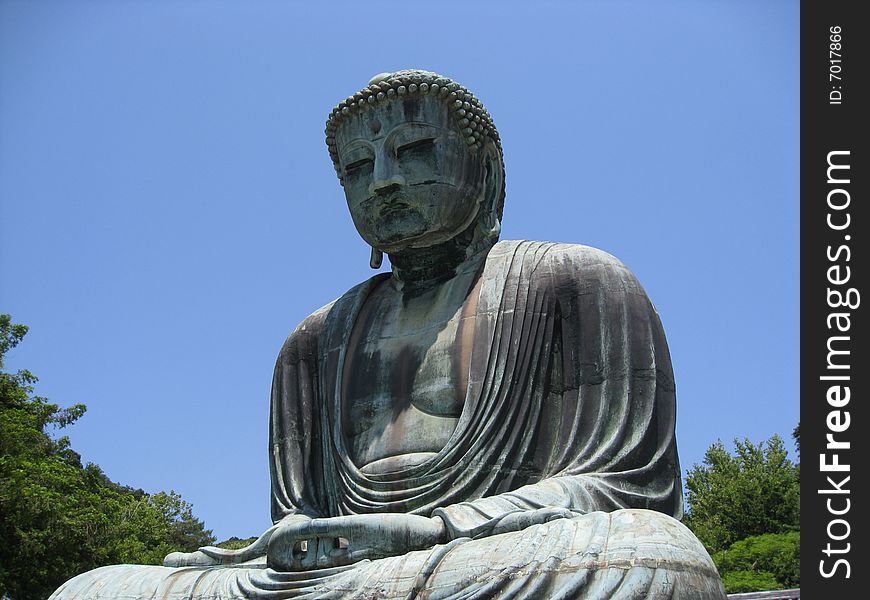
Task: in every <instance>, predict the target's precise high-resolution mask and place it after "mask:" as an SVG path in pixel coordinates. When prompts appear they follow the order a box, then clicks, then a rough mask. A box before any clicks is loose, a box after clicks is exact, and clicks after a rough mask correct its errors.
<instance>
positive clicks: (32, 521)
mask: <svg viewBox="0 0 870 600" xmlns="http://www.w3.org/2000/svg"><path fill="white" fill-rule="evenodd" d="M26 333H27V327H26V326H24V325H20V324H13V323H12V319H11V317H10V316H9V315H0V597H3V598H6V597H8V598H12V599H14V600H29V599H31V598H33V599H43V598H45V597H47V596H48V595H49V594H50V593H51V592H52V591H53V590H54V589H55V588H56V587H57V586H58V585H60V584H61V583H63V582H64V581H65V580H67V579H69V578H70V577H72V576H73V575H76V574H78V573H81V572H83V571H86V570H89V569H92V568H95V567H98V566H101V565H106V564H115V563H124V562H129V563H151V564H159V563H160V562H161V561H162V559H163V557H164V556H165V555H166V554H167V553H169V552H171V551H175V550H181V551H191V550H194V549H196V548H197V547H199V546H201V545H206V544H210V543H212V542H213V541H214V537H213V536H212V535H211V531H207V530H206V529H205V527H204V524H203V523H202V521H199V520H198V519H196V518H195V517H194V516H193V513H192V507H191V505H190V504H189V503H188V502H185V501H184V500H183V499H182V498H181V496H179V495H178V494H176V493H175V492H170V493H169V494H166V493H163V492H160V493H158V494H153V495H151V494H146V493H145V492H143V491H142V490H134V489H132V488H129V487H126V486H122V485H119V484H117V483H114V482H112V481H111V480H109V478H108V477H106V475H105V474H104V473H103V471H102V470H101V469H100V468H99V467H98V466H97V465H94V464H86V465H82V462H81V457H80V456H79V455H78V454H77V453H76V452H75V451H74V450H73V449H72V448H71V447H70V441H69V438H67V437H65V436H64V437H60V438H55V437H54V436H53V435H51V431H52V430H53V429H60V428H63V427H65V426H67V425H70V424H72V423H74V422H75V421H76V420H77V419H78V418H80V417H81V416H82V415H83V414H84V412H85V406H84V405H83V404H76V405H74V406H72V407H69V408H65V409H62V408H60V407H59V406H58V405H56V404H51V403H49V402H48V400H47V399H46V398H43V397H40V396H34V395H33V385H34V384H35V383H36V382H37V378H36V377H35V376H34V375H33V374H32V373H30V372H29V371H27V370H19V371H17V372H15V373H7V372H6V371H5V370H4V363H3V359H4V357H5V355H6V352H7V351H9V350H11V349H12V348H15V346H17V345H18V344H19V343H20V342H21V340H22V339H23V338H24V336H25V334H26Z"/></svg>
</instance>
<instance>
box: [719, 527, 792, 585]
mask: <svg viewBox="0 0 870 600" xmlns="http://www.w3.org/2000/svg"><path fill="white" fill-rule="evenodd" d="M800 545H801V534H800V532H798V531H792V532H789V533H767V534H764V535H758V536H751V537H748V538H746V539H745V540H740V541H739V542H734V543H733V544H731V546H730V547H729V548H728V549H727V550H723V551H722V552H717V553H715V554H714V555H713V562H715V563H716V567H717V568H718V569H719V572H720V573H721V574H722V581H723V583H724V584H725V589H726V590H728V593H731V594H733V593H738V592H753V591H758V590H773V589H782V588H791V587H797V586H799V585H800Z"/></svg>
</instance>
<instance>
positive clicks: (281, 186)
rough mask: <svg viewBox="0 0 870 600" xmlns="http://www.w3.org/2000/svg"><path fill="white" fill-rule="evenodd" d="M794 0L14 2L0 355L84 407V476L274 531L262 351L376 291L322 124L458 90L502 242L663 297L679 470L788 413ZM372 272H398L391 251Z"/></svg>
mask: <svg viewBox="0 0 870 600" xmlns="http://www.w3.org/2000/svg"><path fill="white" fill-rule="evenodd" d="M798 8H799V4H798V2H797V1H765V2H757V1H752V0H747V1H742V2H739V1H724V0H723V1H718V2H692V1H671V2H647V1H640V0H638V1H636V2H627V1H616V2H612V1H609V2H605V1H599V2H567V1H566V2H535V3H532V2H527V3H514V2H506V1H501V2H452V1H446V0H439V1H438V2H386V1H376V0H368V1H366V2H353V3H343V2H337V1H332V2H324V3H314V2H306V3H294V2H242V1H241V0H239V1H237V2H229V1H209V2H205V1H200V2H194V1H189V2H169V1H152V2H144V1H142V2H131V1H108V0H106V1H87V2H86V1H63V2H51V1H42V2H28V1H14V0H3V1H2V2H0V273H2V276H0V286H2V287H0V311H2V312H9V313H11V314H12V315H13V318H14V319H15V321H17V322H20V323H25V324H27V325H29V326H30V327H31V332H30V334H29V335H28V337H27V339H26V340H25V342H24V343H23V344H22V345H21V346H20V347H19V348H18V349H17V350H15V351H13V352H12V353H11V354H10V355H9V357H8V362H7V367H8V368H11V369H15V368H22V367H23V368H28V369H30V370H31V371H33V372H34V373H36V374H37V375H38V376H40V378H41V381H40V383H39V384H38V387H37V391H38V392H39V393H40V394H42V395H45V396H48V397H49V398H50V399H51V400H52V401H54V402H56V403H59V404H61V405H62V406H68V405H70V404H73V403H76V402H83V403H85V404H87V406H88V412H87V413H86V415H85V416H84V417H83V418H82V419H81V420H80V421H79V423H77V424H76V425H74V426H73V427H71V428H70V429H69V430H68V434H69V435H70V437H71V438H72V442H73V447H74V448H75V449H76V450H77V451H78V452H80V453H81V454H82V457H83V460H85V461H91V462H95V463H97V464H99V465H100V466H101V467H103V469H104V470H105V471H106V473H107V474H108V475H109V476H110V477H111V478H112V479H114V480H116V481H119V482H121V483H124V484H127V485H131V486H134V487H141V488H143V489H145V490H147V491H151V492H156V491H159V490H169V489H174V490H176V491H177V492H179V493H181V494H182V496H183V497H184V498H185V499H187V500H189V501H191V502H193V504H194V512H195V514H196V515H197V516H199V517H200V518H203V519H204V520H205V522H206V525H207V526H208V527H209V528H212V529H214V531H215V534H216V535H217V537H218V538H219V539H224V538H226V537H230V536H233V535H236V536H239V537H246V536H250V535H257V534H259V533H261V532H262V531H263V530H264V529H265V528H266V527H268V525H269V524H270V521H269V473H268V463H267V421H268V405H269V388H270V383H271V376H272V368H273V366H274V361H275V357H276V355H277V353H278V350H279V349H280V347H281V344H282V342H283V340H284V338H285V337H286V336H287V334H288V333H289V332H290V331H291V330H292V329H293V328H294V327H295V326H296V325H297V324H298V323H299V321H301V320H302V319H303V318H304V317H305V316H307V315H308V314H310V313H311V312H313V311H314V310H316V309H317V308H318V307H320V306H322V305H323V304H326V303H327V302H329V301H331V300H333V299H334V298H336V297H337V296H339V295H340V294H342V293H343V292H344V291H345V290H347V289H348V288H350V287H351V286H352V285H354V284H356V283H358V282H360V281H362V280H363V279H365V278H367V277H369V276H370V275H371V274H372V273H371V269H370V268H369V266H368V260H369V251H368V249H367V246H366V245H365V244H364V243H363V241H362V240H361V239H360V238H359V237H358V236H357V234H356V231H355V230H354V228H353V225H352V223H351V221H350V218H349V216H348V214H347V210H346V206H345V203H344V197H343V193H342V190H341V187H340V186H339V184H338V181H337V180H336V178H335V174H334V171H333V168H332V164H331V162H330V160H329V156H328V154H327V151H326V147H325V143H324V139H323V129H324V123H325V120H326V116H327V114H328V112H329V111H330V110H331V109H332V107H333V106H334V105H335V104H336V103H337V102H338V101H339V100H341V99H343V98H345V97H346V96H348V95H349V94H352V93H354V92H355V91H357V90H358V89H359V88H361V87H362V86H363V85H365V84H366V82H367V81H368V79H369V77H371V76H372V75H374V74H376V73H379V72H382V71H387V70H396V69H401V68H423V69H428V70H432V71H437V72H440V73H443V74H444V75H447V76H449V77H451V78H453V79H455V80H457V81H459V82H461V83H463V84H464V85H466V86H468V87H469V88H470V89H471V90H472V91H473V92H474V93H475V95H476V96H477V97H478V98H480V99H481V100H482V101H483V102H484V104H485V105H486V107H487V108H488V109H489V112H490V113H491V114H492V116H493V119H494V121H495V123H496V125H497V126H498V129H499V131H500V133H501V136H502V139H503V142H504V151H505V162H506V165H507V201H506V208H505V220H504V229H503V236H502V237H503V239H533V240H548V241H559V242H573V243H582V244H587V245H590V246H595V247H598V248H601V249H603V250H606V251H608V252H610V253H611V254H614V255H616V256H617V257H619V258H620V259H622V260H623V261H624V262H625V263H626V264H627V265H628V266H629V267H630V268H631V269H632V270H633V271H634V272H635V273H636V274H637V275H638V277H639V278H640V280H641V282H642V283H643V284H644V285H645V287H646V289H647V291H648V293H649V294H650V296H651V298H652V299H653V302H654V303H655V304H656V306H657V308H658V310H659V313H660V315H661V318H662V321H663V323H664V326H665V331H666V332H667V335H668V340H669V343H670V348H671V354H672V357H673V362H674V367H675V374H676V380H677V402H678V412H677V414H678V423H677V441H678V447H679V451H680V456H681V461H682V463H683V469H684V471H685V469H687V468H689V467H690V466H691V465H692V464H693V463H696V462H699V461H700V460H701V459H702V457H703V454H704V451H705V450H706V448H707V447H708V446H709V445H710V444H711V443H712V442H714V441H715V440H716V439H717V438H718V439H722V440H723V441H725V442H730V441H731V440H732V439H733V438H735V437H739V438H744V437H748V438H749V439H750V440H752V441H754V442H759V441H761V440H764V439H767V438H768V437H770V436H771V435H773V434H779V435H780V436H782V437H783V438H784V439H785V440H786V443H787V446H788V447H789V448H790V449H791V448H793V446H792V443H791V439H790V437H789V435H790V433H791V431H792V429H793V428H794V426H795V425H796V424H797V422H798V419H799V405H798V369H799V361H798V340H799V336H798V334H799V330H798V312H799V298H798V283H799V277H798V267H799V263H798V243H799V237H798V225H799V217H798V209H799V198H798V191H799V189H798V169H799V157H798V151H799V129H798V116H799V96H798V92H799V71H798V67H799V61H798V58H799V52H798V42H799V31H798V29H799V28H798V25H799V14H798ZM384 268H388V263H387V262H386V261H385V266H384Z"/></svg>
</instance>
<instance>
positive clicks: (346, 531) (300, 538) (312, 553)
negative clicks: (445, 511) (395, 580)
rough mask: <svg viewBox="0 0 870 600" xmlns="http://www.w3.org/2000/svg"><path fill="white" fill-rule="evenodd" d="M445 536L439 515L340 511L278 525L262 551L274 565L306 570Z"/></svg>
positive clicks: (427, 544)
mask: <svg viewBox="0 0 870 600" xmlns="http://www.w3.org/2000/svg"><path fill="white" fill-rule="evenodd" d="M445 537H446V530H445V527H444V523H443V521H442V520H441V518H440V517H431V518H430V517H421V516H418V515H406V514H402V513H387V514H369V515H346V516H341V517H330V518H325V519H311V520H308V521H301V522H296V523H291V524H289V525H285V526H280V527H279V528H278V529H277V530H276V531H274V532H273V534H272V536H271V539H270V540H269V545H268V551H267V553H266V554H267V561H268V565H269V567H271V568H272V569H275V570H276V571H308V570H311V569H323V568H329V567H338V566H343V565H349V564H352V563H355V562H358V561H360V560H363V559H377V558H385V557H387V556H401V555H403V554H407V553H408V552H411V551H412V550H424V549H426V548H431V547H432V546H434V545H435V544H437V543H439V542H442V541H444V539H445Z"/></svg>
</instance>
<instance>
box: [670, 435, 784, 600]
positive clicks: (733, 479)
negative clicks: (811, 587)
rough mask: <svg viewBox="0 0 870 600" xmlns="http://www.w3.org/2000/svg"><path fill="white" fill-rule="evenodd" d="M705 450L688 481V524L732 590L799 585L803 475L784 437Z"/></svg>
mask: <svg viewBox="0 0 870 600" xmlns="http://www.w3.org/2000/svg"><path fill="white" fill-rule="evenodd" d="M734 445H735V454H734V455H732V454H730V453H729V452H728V451H727V450H726V448H725V446H724V444H722V442H716V443H715V444H713V445H712V446H710V448H709V449H708V450H707V453H706V454H705V455H704V461H703V464H701V465H694V466H693V467H692V468H691V469H690V470H689V472H688V477H687V478H686V489H687V496H686V504H687V513H686V517H685V518H684V520H683V522H684V523H685V524H686V525H687V526H688V527H689V528H690V529H691V530H692V531H693V532H694V533H695V535H696V536H698V539H700V540H701V542H702V543H703V544H704V546H706V548H707V550H708V551H709V552H710V554H711V555H712V557H713V560H714V562H715V563H716V566H717V568H718V569H719V573H720V574H721V575H722V579H723V582H724V583H725V588H726V590H727V591H728V592H739V591H757V590H765V589H782V588H785V587H791V586H794V585H797V584H798V583H799V563H800V559H799V541H800V533H799V531H800V471H799V466H798V465H795V464H794V463H792V462H791V461H790V460H789V459H788V452H787V451H786V449H785V445H784V443H783V441H782V438H780V437H779V436H776V435H774V436H773V437H772V438H770V439H769V440H767V441H766V442H763V443H761V444H757V445H756V444H753V443H752V442H750V441H749V440H744V441H742V442H741V441H739V440H735V442H734Z"/></svg>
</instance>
